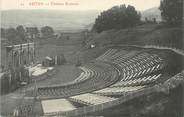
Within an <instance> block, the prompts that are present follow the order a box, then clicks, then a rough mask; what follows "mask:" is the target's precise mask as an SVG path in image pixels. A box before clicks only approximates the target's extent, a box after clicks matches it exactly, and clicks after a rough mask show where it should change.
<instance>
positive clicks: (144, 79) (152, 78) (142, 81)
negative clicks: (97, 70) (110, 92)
mask: <svg viewBox="0 0 184 117" xmlns="http://www.w3.org/2000/svg"><path fill="white" fill-rule="evenodd" d="M161 75H162V74H157V75H149V76H145V77H140V78H138V79H131V80H128V81H120V82H117V83H115V84H114V85H112V86H111V87H122V86H137V85H147V84H151V83H153V82H155V81H156V80H157V79H159V78H160V77H161Z"/></svg>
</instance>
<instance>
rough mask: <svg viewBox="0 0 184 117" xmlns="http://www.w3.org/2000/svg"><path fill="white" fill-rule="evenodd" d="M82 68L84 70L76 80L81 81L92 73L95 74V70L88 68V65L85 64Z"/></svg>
mask: <svg viewBox="0 0 184 117" xmlns="http://www.w3.org/2000/svg"><path fill="white" fill-rule="evenodd" d="M79 68H80V69H82V70H83V72H82V73H81V74H80V76H79V77H77V78H76V79H75V80H74V82H76V83H77V82H81V81H84V80H86V79H88V78H89V76H90V74H93V71H92V70H90V69H88V68H87V67H85V66H83V67H79Z"/></svg>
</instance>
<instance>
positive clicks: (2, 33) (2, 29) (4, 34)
mask: <svg viewBox="0 0 184 117" xmlns="http://www.w3.org/2000/svg"><path fill="white" fill-rule="evenodd" d="M5 36H6V30H5V29H4V28H1V37H3V38H5Z"/></svg>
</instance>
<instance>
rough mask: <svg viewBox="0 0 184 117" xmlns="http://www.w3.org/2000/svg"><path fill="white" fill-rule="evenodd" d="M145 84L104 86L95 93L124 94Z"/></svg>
mask: <svg viewBox="0 0 184 117" xmlns="http://www.w3.org/2000/svg"><path fill="white" fill-rule="evenodd" d="M144 87H145V86H132V87H131V86H130V87H109V88H104V89H102V90H99V91H94V92H93V93H94V94H100V95H122V94H124V93H127V92H131V91H137V90H140V89H142V88H144Z"/></svg>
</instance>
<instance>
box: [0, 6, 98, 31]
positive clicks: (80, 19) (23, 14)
mask: <svg viewBox="0 0 184 117" xmlns="http://www.w3.org/2000/svg"><path fill="white" fill-rule="evenodd" d="M98 14H99V11H96V10H89V11H57V10H7V11H2V12H1V16H2V17H1V26H2V27H4V28H9V27H16V26H18V25H20V24H21V25H23V26H26V27H30V26H36V27H39V28H40V27H43V26H46V25H47V26H51V27H53V28H54V29H55V30H60V31H62V30H79V29H86V28H91V26H92V25H90V24H92V23H94V21H95V18H96V17H97V16H98Z"/></svg>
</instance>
